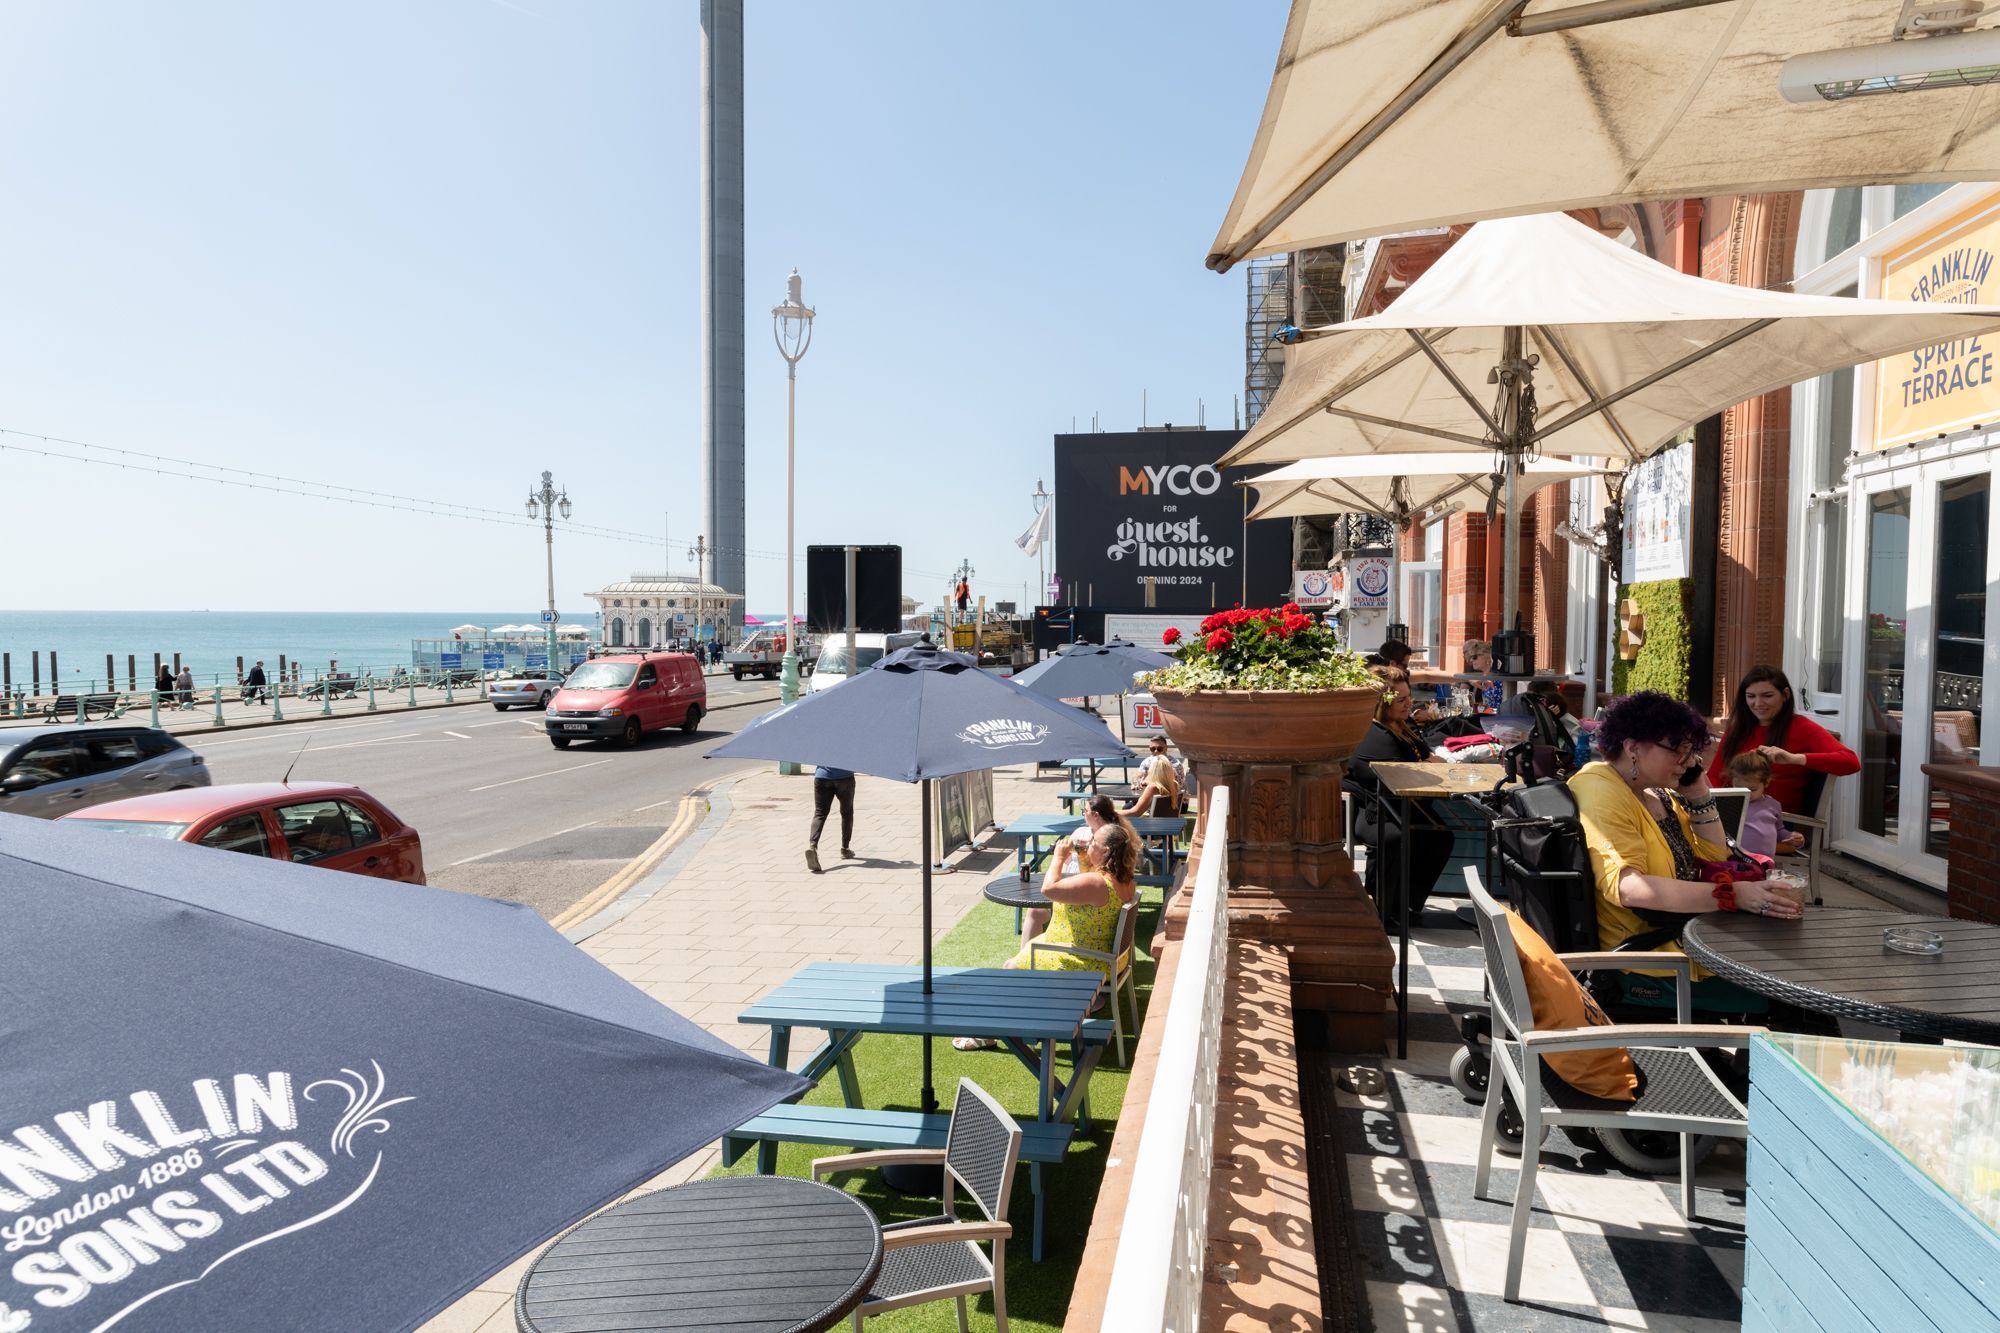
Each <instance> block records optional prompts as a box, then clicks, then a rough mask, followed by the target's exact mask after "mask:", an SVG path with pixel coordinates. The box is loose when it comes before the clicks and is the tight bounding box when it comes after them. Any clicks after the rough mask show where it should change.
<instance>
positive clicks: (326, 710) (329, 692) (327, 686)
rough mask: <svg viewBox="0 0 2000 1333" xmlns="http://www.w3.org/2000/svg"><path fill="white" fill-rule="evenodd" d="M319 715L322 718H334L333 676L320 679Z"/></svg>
mask: <svg viewBox="0 0 2000 1333" xmlns="http://www.w3.org/2000/svg"><path fill="white" fill-rule="evenodd" d="M319 715H320V716H321V717H332V716H333V677H332V676H321V677H320V678H319Z"/></svg>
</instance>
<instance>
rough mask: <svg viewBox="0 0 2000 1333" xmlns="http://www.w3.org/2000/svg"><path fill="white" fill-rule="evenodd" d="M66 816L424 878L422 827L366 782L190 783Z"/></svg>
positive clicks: (382, 874)
mask: <svg viewBox="0 0 2000 1333" xmlns="http://www.w3.org/2000/svg"><path fill="white" fill-rule="evenodd" d="M63 818H64V819H73V820H77V821H79V822H89V823H93V824H102V825H104V826H105V827H106V828H110V829H116V830H117V831H119V832H122V833H136V834H138V835H139V836H141V837H146V838H172V839H174V840H176V841H179V842H191V843H195V844H197V845H198V846H202V847H214V848H216V849H218V850H220V851H225V852H246V853H248V854H249V855H251V856H268V857H271V858H273V859H274V860H278V861H295V862H297V863H298V864H300V865H309V866H320V867H323V868H324V869H327V870H345V871H348V872H349V873H351V874H356V875H373V876H374V877H375V878H377V879H394V880H400V881H402V882H403V883H405V884H422V883H423V882H424V849H423V843H422V841H421V840H420V839H419V838H418V837H417V831H416V830H415V829H413V828H411V827H410V826H409V825H408V824H405V823H404V822H403V821H402V820H400V819H398V818H396V816H394V815H393V814H390V813H389V808H388V807H387V806H385V805H383V804H382V803H381V802H380V801H378V800H376V799H375V798H374V797H372V796H370V795H369V794H368V793H367V792H365V791H363V790H361V788H359V787H350V786H347V785H345V784H344V783H338V782H294V783H291V784H289V785H287V784H281V783H276V782H254V783H243V784H240V785H236V786H222V787H190V788H188V789H187V790H185V791H163V792H153V793H150V794H148V795H145V796H133V797H129V798H127V799H126V800H122V801H107V802H105V803H104V804H103V805H93V806H91V807H90V808H89V809H86V810H78V811H76V812H74V813H72V814H68V815H64V816H63Z"/></svg>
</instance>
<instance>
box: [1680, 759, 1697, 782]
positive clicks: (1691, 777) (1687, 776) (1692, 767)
mask: <svg viewBox="0 0 2000 1333" xmlns="http://www.w3.org/2000/svg"><path fill="white" fill-rule="evenodd" d="M1701 773H1702V768H1701V765H1700V764H1689V765H1688V766H1687V769H1686V771H1684V772H1683V773H1682V774H1681V780H1680V785H1681V786H1683V787H1692V786H1694V784H1695V783H1696V782H1698V781H1700V780H1701Z"/></svg>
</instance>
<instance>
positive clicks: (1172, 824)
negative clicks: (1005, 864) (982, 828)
mask: <svg viewBox="0 0 2000 1333" xmlns="http://www.w3.org/2000/svg"><path fill="white" fill-rule="evenodd" d="M1131 824H1132V830H1133V832H1135V833H1137V834H1138V835H1139V836H1140V838H1142V839H1143V840H1144V841H1145V843H1146V856H1147V858H1148V860H1149V861H1150V862H1151V864H1152V865H1153V866H1154V867H1155V871H1154V873H1153V874H1150V875H1141V876H1139V882H1140V883H1141V884H1147V885H1154V886H1159V885H1164V884H1166V883H1167V882H1168V881H1170V880H1171V879H1172V878H1173V868H1174V840H1175V839H1176V838H1178V837H1180V836H1181V835H1182V834H1184V833H1186V832H1187V830H1188V819H1187V816H1186V815H1135V816H1133V817H1132V820H1131ZM1082 827H1083V816H1082V815H1039V814H1038V815H1021V816H1018V817H1017V818H1015V819H1014V820H1013V822H1011V823H1009V824H1008V825H1007V826H1006V827H1005V828H1003V829H1001V830H1000V831H1001V832H1002V833H1008V834H1012V835H1013V836H1014V837H1017V838H1019V839H1020V840H1021V851H1020V857H1019V860H1020V866H1019V873H1020V877H1021V880H1022V882H1023V883H1026V882H1027V880H1028V877H1029V876H1031V875H1033V874H1034V873H1035V872H1037V871H1039V870H1040V869H1041V868H1042V865H1043V863H1044V862H1046V861H1047V860H1048V859H1049V857H1050V856H1051V855H1053V854H1054V852H1055V849H1056V844H1057V843H1058V842H1060V841H1062V839H1064V838H1067V837H1068V836H1069V835H1070V834H1072V833H1074V832H1076V831H1077V830H1078V829H1080V828H1082Z"/></svg>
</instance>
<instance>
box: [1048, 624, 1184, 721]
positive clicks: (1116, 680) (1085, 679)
mask: <svg viewBox="0 0 2000 1333" xmlns="http://www.w3.org/2000/svg"><path fill="white" fill-rule="evenodd" d="M1174 660H1175V659H1173V658H1171V657H1169V656H1167V655H1166V654H1165V653H1156V652H1152V651H1150V650H1149V649H1145V648H1140V647H1138V646H1136V645H1134V644H1132V643H1129V642H1127V641H1126V640H1124V639H1113V640H1111V641H1110V642H1109V643H1072V644H1068V645H1066V646H1064V647H1062V648H1059V649H1057V650H1056V655H1055V656H1054V657H1050V658H1047V659H1045V660H1043V661H1040V662H1037V663H1035V665H1033V666H1031V667H1029V668H1028V669H1027V670H1026V671H1023V672H1021V673H1020V674H1019V675H1017V676H1015V677H1014V682H1015V683H1016V684H1018V685H1020V686H1022V687H1023V688H1025V689H1030V690H1033V691H1034V692H1035V693H1036V694H1042V695H1047V696H1048V697H1049V698H1051V699H1089V698H1094V697H1095V696H1097V695H1100V694H1116V695H1118V696H1120V697H1121V698H1122V697H1123V696H1124V695H1125V694H1126V692H1127V691H1129V690H1130V689H1131V688H1132V677H1134V676H1136V675H1138V674H1139V673H1140V672H1142V671H1158V670H1159V669H1160V668H1161V667H1170V666H1172V665H1173V664H1174ZM1118 733H1119V735H1120V736H1121V737H1122V736H1123V735H1124V734H1125V710H1124V708H1123V707H1122V706H1121V707H1120V708H1119V710H1118Z"/></svg>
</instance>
